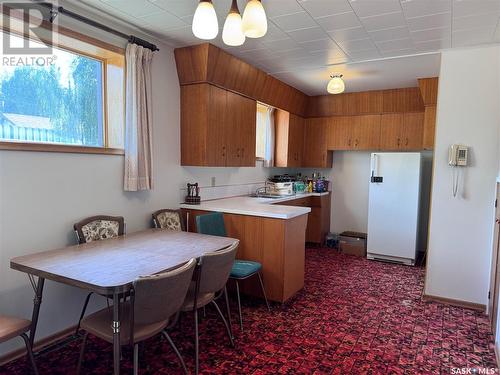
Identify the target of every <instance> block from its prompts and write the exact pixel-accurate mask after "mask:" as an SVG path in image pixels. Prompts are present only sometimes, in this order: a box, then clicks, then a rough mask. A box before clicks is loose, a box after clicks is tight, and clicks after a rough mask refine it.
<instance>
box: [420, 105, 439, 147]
mask: <svg viewBox="0 0 500 375" xmlns="http://www.w3.org/2000/svg"><path fill="white" fill-rule="evenodd" d="M435 134H436V106H435V105H428V106H426V107H425V112H424V134H423V140H422V145H423V148H424V150H432V149H433V148H434V137H435Z"/></svg>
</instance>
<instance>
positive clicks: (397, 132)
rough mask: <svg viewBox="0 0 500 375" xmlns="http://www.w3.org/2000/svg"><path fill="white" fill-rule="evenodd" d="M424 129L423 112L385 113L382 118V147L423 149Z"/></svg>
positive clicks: (386, 148)
mask: <svg viewBox="0 0 500 375" xmlns="http://www.w3.org/2000/svg"><path fill="white" fill-rule="evenodd" d="M423 130H424V113H423V112H414V113H391V114H384V115H382V116H381V120H380V149H381V150H384V151H392V150H395V151H396V150H399V151H401V150H403V151H410V150H421V149H422V148H423V145H422V140H423Z"/></svg>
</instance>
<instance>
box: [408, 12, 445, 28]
mask: <svg viewBox="0 0 500 375" xmlns="http://www.w3.org/2000/svg"><path fill="white" fill-rule="evenodd" d="M406 22H407V23H408V27H409V28H410V31H419V30H428V29H436V28H439V27H450V26H451V13H439V14H433V15H430V16H422V17H415V18H408V19H407V20H406Z"/></svg>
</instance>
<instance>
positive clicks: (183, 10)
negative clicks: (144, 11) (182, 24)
mask: <svg viewBox="0 0 500 375" xmlns="http://www.w3.org/2000/svg"><path fill="white" fill-rule="evenodd" d="M148 1H149V2H150V3H152V4H154V5H156V6H158V7H160V8H162V9H164V10H167V11H169V12H170V13H172V14H175V15H176V16H177V17H185V16H189V15H193V14H194V12H195V11H196V7H197V5H198V4H196V3H195V2H192V1H186V0H148Z"/></svg>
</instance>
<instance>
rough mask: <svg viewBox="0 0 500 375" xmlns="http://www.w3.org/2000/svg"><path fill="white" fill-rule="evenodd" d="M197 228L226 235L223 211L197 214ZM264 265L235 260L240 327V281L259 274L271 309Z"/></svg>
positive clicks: (231, 276) (241, 321)
mask: <svg viewBox="0 0 500 375" xmlns="http://www.w3.org/2000/svg"><path fill="white" fill-rule="evenodd" d="M196 228H197V231H198V233H202V234H210V235H212V236H223V237H225V236H226V227H225V225H224V215H223V214H222V213H221V212H213V213H209V214H205V215H199V216H196ZM261 269H262V265H261V264H260V263H259V262H253V261H250V260H240V259H237V260H236V261H235V262H234V265H233V268H232V270H231V275H230V276H229V278H230V279H231V280H234V281H235V283H236V295H237V298H238V316H239V319H240V328H241V330H243V316H242V312H241V297H240V285H239V281H241V280H245V279H248V278H250V277H253V276H257V277H258V279H259V284H260V287H261V290H262V295H263V296H264V300H265V301H266V306H267V309H268V310H269V311H270V310H271V308H270V307H269V302H268V301H267V296H266V290H265V288H264V282H263V281H262V275H261Z"/></svg>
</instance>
